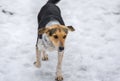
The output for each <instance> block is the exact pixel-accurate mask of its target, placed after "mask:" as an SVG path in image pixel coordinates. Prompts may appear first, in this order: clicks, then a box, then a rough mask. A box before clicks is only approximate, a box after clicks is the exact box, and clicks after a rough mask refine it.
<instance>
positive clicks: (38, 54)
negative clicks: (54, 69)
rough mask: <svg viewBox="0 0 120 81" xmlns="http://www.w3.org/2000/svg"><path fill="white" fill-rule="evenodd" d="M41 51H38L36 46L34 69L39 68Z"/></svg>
mask: <svg viewBox="0 0 120 81" xmlns="http://www.w3.org/2000/svg"><path fill="white" fill-rule="evenodd" d="M40 58H41V51H40V50H39V49H38V47H37V46H36V62H34V64H35V66H36V67H38V68H39V67H40V66H41V60H40Z"/></svg>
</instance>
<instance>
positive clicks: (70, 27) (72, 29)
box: [67, 26, 75, 31]
mask: <svg viewBox="0 0 120 81" xmlns="http://www.w3.org/2000/svg"><path fill="white" fill-rule="evenodd" d="M67 28H68V30H70V31H75V29H74V28H73V27H72V26H67Z"/></svg>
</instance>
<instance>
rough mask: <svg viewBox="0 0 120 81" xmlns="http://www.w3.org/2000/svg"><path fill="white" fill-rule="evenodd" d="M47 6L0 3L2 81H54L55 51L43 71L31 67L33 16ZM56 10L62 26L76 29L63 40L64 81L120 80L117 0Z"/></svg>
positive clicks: (28, 1) (79, 1) (67, 0)
mask: <svg viewBox="0 0 120 81" xmlns="http://www.w3.org/2000/svg"><path fill="white" fill-rule="evenodd" d="M46 1H47V0H34V1H33V0H0V81H54V79H55V72H56V64H57V54H56V52H50V53H49V61H46V62H45V61H42V67H41V68H39V69H37V68H36V67H35V66H34V65H33V62H34V61H35V43H36V39H37V14H38V12H39V10H40V8H41V7H42V6H43V5H44V4H45V3H46ZM57 5H58V6H59V7H60V8H61V12H62V16H63V19H64V21H65V23H66V25H72V26H73V27H74V28H75V29H76V31H75V32H72V33H69V35H68V37H67V40H66V50H65V54H64V59H63V66H62V68H63V77H64V81H120V0H76V1H75V0H61V1H60V2H59V3H58V4H57ZM4 11H5V12H6V13H4ZM11 13H12V14H11Z"/></svg>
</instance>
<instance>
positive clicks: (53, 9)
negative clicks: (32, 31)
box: [38, 0, 65, 29]
mask: <svg viewBox="0 0 120 81" xmlns="http://www.w3.org/2000/svg"><path fill="white" fill-rule="evenodd" d="M59 1H60V0H48V2H47V3H46V4H45V5H44V6H43V7H42V8H41V10H40V12H39V14H38V25H39V28H41V27H45V26H46V24H47V23H48V22H50V21H51V20H57V21H58V22H59V23H60V24H62V25H65V24H64V21H63V20H62V17H61V12H60V9H59V8H58V6H56V5H55V4H56V3H58V2H59ZM39 28H38V29H39Z"/></svg>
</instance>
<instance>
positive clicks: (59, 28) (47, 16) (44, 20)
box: [34, 0, 75, 81]
mask: <svg viewBox="0 0 120 81" xmlns="http://www.w3.org/2000/svg"><path fill="white" fill-rule="evenodd" d="M59 1H60V0H48V2H47V3H46V4H45V5H44V6H43V7H42V8H41V10H40V12H39V14H38V36H37V42H36V61H35V62H34V65H35V66H36V67H40V66H41V60H40V59H41V54H42V60H44V61H45V60H48V55H47V54H46V51H54V50H56V51H58V63H57V71H56V80H57V81H62V80H63V76H62V69H61V66H62V59H63V54H64V46H65V40H66V37H67V34H68V32H69V31H75V29H74V28H73V27H72V26H65V23H64V21H63V19H62V17H61V11H60V8H59V7H58V6H56V4H57V3H58V2H59Z"/></svg>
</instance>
